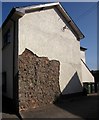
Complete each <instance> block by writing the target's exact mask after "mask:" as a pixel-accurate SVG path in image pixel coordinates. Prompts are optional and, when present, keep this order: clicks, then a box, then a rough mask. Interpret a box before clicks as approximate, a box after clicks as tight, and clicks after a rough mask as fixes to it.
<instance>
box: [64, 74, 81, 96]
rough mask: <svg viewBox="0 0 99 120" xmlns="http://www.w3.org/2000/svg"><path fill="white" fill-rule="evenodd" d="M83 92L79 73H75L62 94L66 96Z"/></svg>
mask: <svg viewBox="0 0 99 120" xmlns="http://www.w3.org/2000/svg"><path fill="white" fill-rule="evenodd" d="M82 90H83V86H82V84H81V82H80V79H79V76H78V73H77V72H75V73H74V75H73V76H72V78H71V79H70V80H69V82H68V84H67V85H66V87H65V88H64V90H63V91H62V94H63V95H64V94H72V93H78V92H82Z"/></svg>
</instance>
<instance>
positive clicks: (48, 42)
mask: <svg viewBox="0 0 99 120" xmlns="http://www.w3.org/2000/svg"><path fill="white" fill-rule="evenodd" d="M56 11H57V10H54V9H48V10H43V11H36V12H31V13H27V14H25V15H24V16H23V17H22V18H20V19H19V55H20V54H22V52H23V51H24V50H25V48H28V49H29V50H31V51H33V53H35V54H37V55H38V56H40V57H42V56H45V57H48V58H49V59H51V60H52V59H55V60H59V61H60V77H59V83H60V89H61V91H62V92H63V94H69V93H75V92H81V91H82V86H81V83H80V81H79V79H80V80H81V62H80V43H79V41H77V40H76V37H75V36H74V35H73V33H72V32H71V31H70V30H69V29H65V30H64V31H63V27H64V26H65V25H66V24H65V23H64V22H63V20H62V19H61V18H60V16H59V15H58V14H57V12H56ZM58 13H59V12H58ZM59 14H60V13H59ZM61 17H62V16H61ZM76 73H77V74H76ZM74 75H75V76H76V77H75V79H76V78H77V75H78V79H76V80H74V81H73V80H72V81H71V84H70V87H68V88H67V89H68V90H67V89H65V88H66V86H67V84H68V83H69V82H70V80H71V78H72V77H73V76H74Z"/></svg>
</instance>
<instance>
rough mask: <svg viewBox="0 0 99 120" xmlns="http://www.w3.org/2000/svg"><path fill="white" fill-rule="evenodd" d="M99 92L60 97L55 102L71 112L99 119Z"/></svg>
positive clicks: (81, 116)
mask: <svg viewBox="0 0 99 120" xmlns="http://www.w3.org/2000/svg"><path fill="white" fill-rule="evenodd" d="M98 101H99V95H98V94H90V95H87V96H85V95H84V96H83V95H82V96H79V95H78V96H76V97H70V96H69V97H68V96H67V97H66V96H65V97H63V98H61V99H60V98H59V100H58V101H57V102H55V103H54V104H55V105H56V106H57V107H59V108H61V109H63V110H65V111H68V112H69V113H71V114H73V115H76V116H79V117H80V118H83V119H84V120H86V119H91V118H93V119H98V117H99V114H98Z"/></svg>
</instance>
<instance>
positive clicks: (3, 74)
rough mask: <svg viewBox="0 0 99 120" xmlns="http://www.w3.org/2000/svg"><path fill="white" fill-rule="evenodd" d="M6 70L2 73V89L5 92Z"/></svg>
mask: <svg viewBox="0 0 99 120" xmlns="http://www.w3.org/2000/svg"><path fill="white" fill-rule="evenodd" d="M6 81H7V80H6V72H3V73H2V91H3V92H6V84H7V83H6Z"/></svg>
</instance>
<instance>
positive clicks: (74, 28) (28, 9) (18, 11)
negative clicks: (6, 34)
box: [2, 2, 84, 40]
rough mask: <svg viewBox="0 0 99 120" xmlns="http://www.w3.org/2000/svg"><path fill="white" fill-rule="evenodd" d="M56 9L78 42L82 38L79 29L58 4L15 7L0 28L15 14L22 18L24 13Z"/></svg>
mask: <svg viewBox="0 0 99 120" xmlns="http://www.w3.org/2000/svg"><path fill="white" fill-rule="evenodd" d="M54 7H56V8H57V9H58V10H59V11H60V13H61V14H62V15H63V17H64V18H65V20H66V21H67V23H68V25H69V27H70V28H71V30H72V32H73V33H74V35H75V36H76V38H77V39H78V40H80V39H82V38H84V35H83V33H82V32H81V31H80V29H79V28H78V27H77V25H76V24H75V23H74V21H73V20H72V18H71V17H70V16H69V14H68V13H67V12H66V11H65V10H64V9H63V7H62V6H61V4H60V3H59V2H56V3H47V4H41V5H36V6H34V5H32V6H27V7H16V8H13V9H12V10H11V12H10V14H9V15H8V17H7V19H6V20H5V21H4V23H3V25H2V27H3V26H4V25H5V24H6V23H7V21H8V20H9V19H10V18H11V17H12V16H13V15H14V14H16V15H17V16H19V18H20V17H22V16H23V15H24V14H25V13H27V12H31V11H37V10H43V9H49V8H54Z"/></svg>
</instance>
